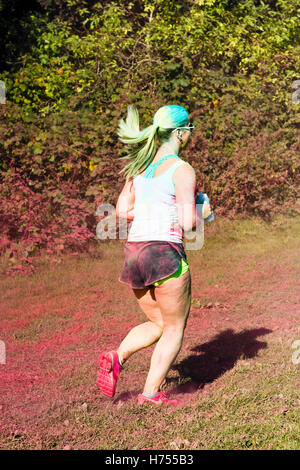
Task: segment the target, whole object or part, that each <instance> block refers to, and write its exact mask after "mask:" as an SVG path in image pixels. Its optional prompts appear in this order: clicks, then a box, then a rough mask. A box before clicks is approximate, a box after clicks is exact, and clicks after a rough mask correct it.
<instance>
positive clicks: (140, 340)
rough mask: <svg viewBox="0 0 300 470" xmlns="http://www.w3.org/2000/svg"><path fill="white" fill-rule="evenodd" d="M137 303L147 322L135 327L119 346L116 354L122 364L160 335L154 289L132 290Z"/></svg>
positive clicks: (160, 327) (160, 323) (159, 319)
mask: <svg viewBox="0 0 300 470" xmlns="http://www.w3.org/2000/svg"><path fill="white" fill-rule="evenodd" d="M134 294H135V296H136V298H137V301H138V303H139V305H140V307H141V309H142V310H143V312H144V313H145V314H146V316H147V317H148V318H149V321H147V322H145V323H142V324H141V325H138V326H135V327H134V328H132V330H130V332H129V333H128V335H127V336H126V337H125V338H124V340H123V341H122V343H121V344H120V346H119V348H118V350H117V353H118V356H119V358H120V360H121V362H122V363H124V362H125V361H126V360H127V359H128V358H129V357H130V356H131V355H132V354H134V353H135V352H136V351H139V350H140V349H143V348H146V347H148V346H151V345H152V344H153V343H155V342H156V341H157V340H158V339H159V338H160V337H161V335H162V331H163V330H162V327H163V323H162V316H161V311H160V308H159V306H158V303H157V301H156V299H155V297H154V289H153V287H152V288H147V289H134Z"/></svg>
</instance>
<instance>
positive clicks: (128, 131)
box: [118, 106, 159, 180]
mask: <svg viewBox="0 0 300 470" xmlns="http://www.w3.org/2000/svg"><path fill="white" fill-rule="evenodd" d="M158 127H159V126H158V125H157V124H152V125H151V126H148V127H146V129H143V130H141V131H140V127H139V115H138V111H137V110H136V109H135V108H134V107H133V106H129V107H128V112H127V118H126V121H124V120H123V119H121V120H120V122H119V129H118V136H119V138H120V140H121V142H123V143H124V144H126V145H129V146H136V148H135V149H134V150H132V151H131V152H130V153H129V154H128V155H126V156H125V157H121V159H124V160H132V161H131V162H129V163H128V164H127V165H126V166H125V167H124V168H123V169H122V170H121V171H120V173H122V172H124V171H125V172H126V173H125V174H126V180H128V179H129V178H130V177H132V176H134V175H136V174H138V172H139V170H141V169H144V168H145V167H146V166H148V165H149V164H150V163H151V161H152V160H153V158H154V156H155V153H156V150H157V144H156V132H157V129H158ZM139 144H140V145H139Z"/></svg>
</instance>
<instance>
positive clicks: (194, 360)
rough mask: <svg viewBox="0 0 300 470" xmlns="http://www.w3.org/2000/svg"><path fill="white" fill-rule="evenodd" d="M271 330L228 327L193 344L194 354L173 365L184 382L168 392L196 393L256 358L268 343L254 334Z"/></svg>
mask: <svg viewBox="0 0 300 470" xmlns="http://www.w3.org/2000/svg"><path fill="white" fill-rule="evenodd" d="M271 332H272V330H269V329H267V328H256V329H252V330H243V331H241V332H240V333H235V332H234V331H233V330H231V329H228V330H225V331H222V332H221V333H219V334H218V335H217V336H215V337H214V338H213V339H212V340H211V341H208V342H207V343H204V344H201V345H199V346H196V347H194V348H193V349H192V350H191V351H193V352H195V353H197V354H191V355H190V356H188V357H187V358H185V359H184V360H183V361H181V362H179V363H175V364H174V365H173V366H172V369H173V370H177V371H178V372H179V375H180V381H181V382H184V381H186V382H187V383H184V384H183V385H178V386H177V387H175V388H173V389H172V390H170V392H171V394H172V395H173V394H174V395H176V394H190V393H195V392H196V391H197V390H199V389H203V388H204V386H205V385H206V384H208V383H212V382H214V380H216V379H218V378H219V377H220V376H221V375H222V374H224V373H225V372H226V371H227V370H230V369H232V368H233V367H234V366H235V364H236V362H237V361H238V360H239V359H250V358H253V357H255V356H256V355H257V353H258V351H259V350H260V349H265V348H266V347H267V343H266V342H263V341H258V340H257V337H258V336H263V335H267V334H269V333H271ZM199 353H200V354H199ZM172 382H177V383H178V377H176V378H170V379H168V378H167V384H171V383H172ZM138 393H140V392H138V391H136V390H132V391H128V392H123V393H121V394H120V395H119V396H118V398H117V399H115V400H114V402H113V403H114V404H118V403H119V402H127V401H130V400H133V399H136V398H137V395H138Z"/></svg>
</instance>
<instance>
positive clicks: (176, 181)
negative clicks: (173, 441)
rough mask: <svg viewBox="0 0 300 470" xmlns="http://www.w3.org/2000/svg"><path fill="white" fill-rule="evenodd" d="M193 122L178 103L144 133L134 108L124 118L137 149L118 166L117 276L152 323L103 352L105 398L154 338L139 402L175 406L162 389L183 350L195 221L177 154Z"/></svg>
mask: <svg viewBox="0 0 300 470" xmlns="http://www.w3.org/2000/svg"><path fill="white" fill-rule="evenodd" d="M193 127H194V126H193V124H191V123H190V122H189V115H188V112H187V111H186V109H185V108H183V107H181V106H175V105H168V106H163V107H161V108H160V109H159V110H158V111H157V112H156V113H155V115H154V119H153V124H152V125H151V126H149V127H147V128H146V129H144V130H140V127H139V116H138V112H137V110H136V109H135V108H134V107H132V106H130V107H129V108H128V114H127V118H126V121H124V120H121V121H120V123H119V132H118V135H119V138H120V140H121V141H122V142H123V143H125V144H126V145H127V146H128V147H129V148H130V147H131V148H132V151H131V153H129V154H128V155H127V156H126V157H123V158H125V159H129V160H130V162H129V163H128V164H127V165H126V166H125V168H123V170H121V172H122V171H125V172H126V183H125V185H124V187H123V190H122V192H121V194H120V196H119V199H118V203H117V207H116V213H117V216H118V217H122V218H125V219H127V220H129V221H132V223H131V227H130V230H129V234H128V238H127V241H126V244H125V246H124V254H125V260H124V265H123V270H122V272H121V274H120V276H119V281H120V282H121V283H123V284H126V285H128V286H130V287H131V288H132V290H133V293H134V295H135V297H136V299H137V302H138V304H139V306H140V307H141V309H142V310H143V312H144V314H145V315H146V318H147V321H146V322H145V323H142V324H140V325H138V326H136V327H134V328H133V329H132V330H131V331H130V332H129V333H128V335H127V336H126V337H125V338H124V340H123V341H122V343H121V344H120V345H119V347H118V349H117V350H116V351H110V352H106V353H103V354H101V356H100V358H99V365H100V370H99V374H98V377H97V385H98V387H99V388H100V390H101V392H102V393H103V394H104V395H106V396H108V397H113V396H114V395H115V392H116V385H117V381H118V378H119V375H120V373H121V371H122V369H123V366H124V364H125V363H126V361H127V360H128V359H129V358H130V356H131V355H132V354H134V353H135V352H136V351H139V350H140V349H143V348H146V347H148V346H151V345H152V344H154V343H156V346H155V349H154V351H153V354H152V357H151V364H150V369H149V373H148V376H147V379H146V382H145V386H144V390H143V392H142V393H141V394H139V395H138V404H144V403H145V404H146V403H150V404H154V405H160V404H162V403H166V404H177V400H170V399H169V398H168V397H167V396H166V394H165V393H163V392H162V391H161V389H160V388H161V386H162V385H163V383H164V382H165V377H166V375H167V373H168V371H169V369H170V367H171V366H172V364H173V363H174V361H175V359H176V357H177V355H178V353H179V351H180V349H181V346H182V341H183V335H184V330H185V327H186V323H187V318H188V315H189V311H190V306H191V274H190V270H189V266H188V263H187V259H186V254H185V250H184V246H183V231H189V230H191V229H192V228H193V227H195V226H196V207H195V190H196V176H195V171H194V169H193V168H192V166H191V165H190V164H189V163H187V162H185V161H184V160H182V159H181V158H179V156H178V154H179V151H180V149H181V148H183V147H184V146H185V145H186V144H187V143H188V141H189V139H190V137H191V134H192V131H193ZM157 141H158V142H159V144H160V145H159V147H158V144H157Z"/></svg>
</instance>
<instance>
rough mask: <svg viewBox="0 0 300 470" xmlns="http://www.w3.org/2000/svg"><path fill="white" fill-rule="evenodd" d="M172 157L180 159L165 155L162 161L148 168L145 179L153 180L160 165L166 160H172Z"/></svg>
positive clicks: (173, 155)
mask: <svg viewBox="0 0 300 470" xmlns="http://www.w3.org/2000/svg"><path fill="white" fill-rule="evenodd" d="M171 157H176V158H179V157H178V155H175V154H171V155H165V156H164V157H162V158H161V159H160V160H158V161H157V162H156V163H151V164H150V165H148V166H147V168H146V171H145V175H144V178H153V175H154V172H155V170H156V168H157V167H158V165H160V164H161V163H162V162H164V161H165V160H167V159H168V158H171ZM176 163H177V162H176Z"/></svg>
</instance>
